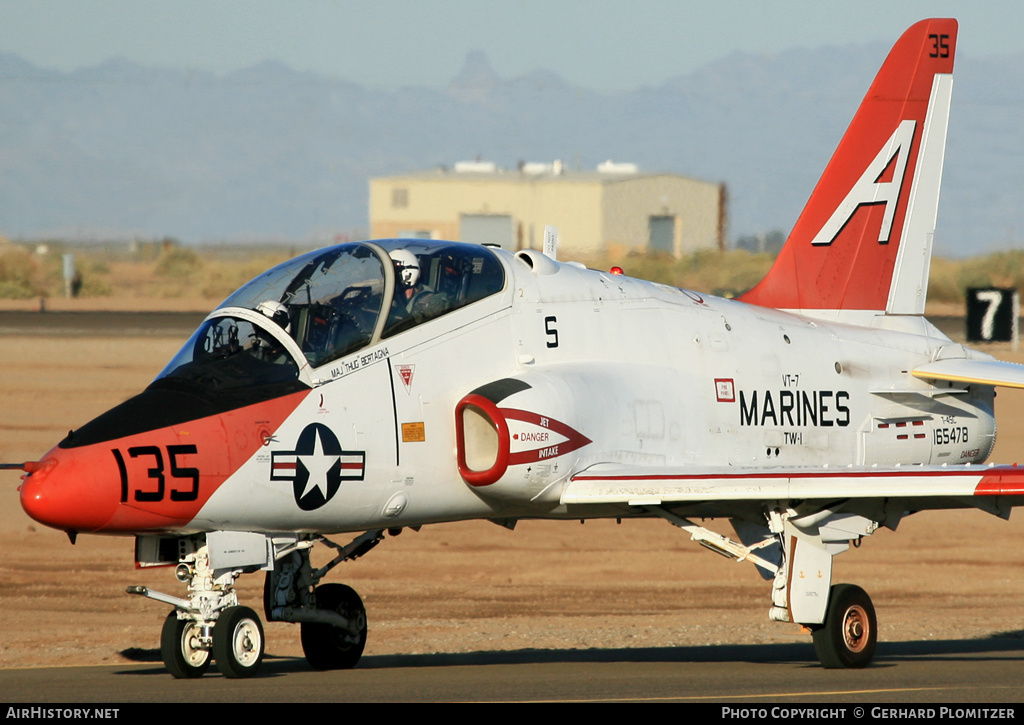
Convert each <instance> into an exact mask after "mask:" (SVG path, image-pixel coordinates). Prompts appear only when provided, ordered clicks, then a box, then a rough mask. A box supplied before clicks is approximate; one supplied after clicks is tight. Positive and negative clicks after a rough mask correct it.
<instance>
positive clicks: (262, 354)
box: [252, 300, 291, 363]
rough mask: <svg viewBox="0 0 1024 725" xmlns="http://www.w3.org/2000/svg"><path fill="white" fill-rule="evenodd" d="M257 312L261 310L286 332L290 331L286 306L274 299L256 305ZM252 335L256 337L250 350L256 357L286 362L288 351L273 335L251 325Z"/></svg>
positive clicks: (289, 319)
mask: <svg viewBox="0 0 1024 725" xmlns="http://www.w3.org/2000/svg"><path fill="white" fill-rule="evenodd" d="M256 311H257V312H262V313H263V314H264V315H266V316H267V317H269V318H270V319H271V320H273V321H274V322H276V323H277V324H278V326H280V327H281V328H282V329H283V330H284V331H285V332H286V333H288V332H290V331H291V318H290V316H289V315H288V307H287V306H285V305H284V304H282V303H280V302H276V301H274V300H264V301H263V302H260V303H259V304H258V305H257V306H256ZM253 335H254V336H255V337H256V339H255V340H254V341H253V344H252V351H253V354H255V355H256V357H258V358H260V359H262V360H265V361H267V362H273V363H282V362H286V361H287V360H288V359H289V358H288V353H287V351H285V349H284V348H283V347H282V345H281V343H280V342H278V340H277V338H275V337H274V336H273V335H268V334H267V333H266V332H263V331H262V330H261V329H260V328H259V327H255V326H254V327H253Z"/></svg>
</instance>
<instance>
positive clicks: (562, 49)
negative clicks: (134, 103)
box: [0, 0, 1024, 90]
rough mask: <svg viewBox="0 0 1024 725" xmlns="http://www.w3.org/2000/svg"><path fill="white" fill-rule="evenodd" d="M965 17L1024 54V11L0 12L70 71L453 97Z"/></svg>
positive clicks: (450, 0) (967, 48)
mask: <svg viewBox="0 0 1024 725" xmlns="http://www.w3.org/2000/svg"><path fill="white" fill-rule="evenodd" d="M942 16H947V17H948V16H951V17H955V18H957V19H959V21H960V43H959V50H960V53H961V55H989V54H996V53H1009V52H1016V51H1024V32H1021V28H1022V20H1024V3H1021V2H1019V0H984V1H983V2H952V1H948V0H933V1H931V2H923V1H918V0H896V1H894V0H856V1H854V0H846V1H844V2H831V1H827V0H818V1H817V2H812V1H811V0H803V1H798V0H776V1H775V2H767V1H764V0H747V1H741V0H702V1H700V2H691V1H689V0H628V1H627V0H287V2H285V1H284V0H281V1H279V2H272V1H271V0H246V1H244V2H243V1H241V0H238V1H236V2H228V1H226V0H173V1H171V2H168V1H165V0H149V1H145V0H88V1H86V0H0V52H10V53H16V54H18V55H20V56H22V57H24V58H26V59H27V60H30V61H32V62H33V63H35V64H36V65H40V66H43V67H45V68H53V69H58V70H63V71H68V70H74V69H76V68H81V67H86V66H92V65H96V64H98V63H101V62H102V61H104V60H106V59H107V58H110V57H114V56H120V57H124V58H127V59H129V60H132V61H135V62H137V63H142V64H145V65H151V66H158V67H167V68H192V69H200V70H210V71H214V72H217V73H226V72H230V71H232V70H237V69H239V68H244V67H247V66H250V65H253V64H255V63H258V62H260V61H263V60H268V59H276V60H280V61H282V62H284V63H286V64H287V65H289V66H291V67H293V68H295V69H298V70H313V71H316V72H318V73H324V74H328V75H332V76H336V77H340V78H344V79H347V80H351V81H355V82H358V83H362V84H369V85H377V86H384V87H398V86H402V85H427V86H434V87H442V86H444V85H446V84H447V83H448V81H449V80H451V78H452V77H453V76H454V75H455V74H456V73H458V71H459V69H460V68H461V67H462V63H463V60H464V59H465V57H466V54H467V52H469V51H470V50H474V49H480V50H483V51H485V52H486V54H487V56H488V57H489V58H490V60H491V63H492V64H493V65H494V68H495V70H496V71H497V72H498V74H499V75H501V76H502V77H506V78H511V77H516V76H519V75H522V74H524V73H528V72H530V71H532V70H537V69H546V70H551V71H554V72H555V73H557V74H558V75H560V76H562V77H563V78H565V79H566V80H568V81H570V82H572V83H575V84H579V85H582V86H585V87H588V88H593V89H597V90H611V89H623V88H633V87H636V86H640V85H655V84H658V83H660V82H662V81H664V80H665V79H667V78H670V77H672V76H675V75H679V74H681V73H687V72H689V71H692V70H694V69H696V68H698V67H700V66H702V65H704V64H706V63H708V62H710V61H713V60H715V59H716V58H719V57H722V56H724V55H727V54H729V53H731V52H733V51H737V50H740V51H747V52H755V53H775V52H778V51H780V50H784V49H787V48H793V47H817V46H823V45H843V44H847V43H864V42H869V41H885V42H886V43H889V44H891V43H892V42H894V41H895V40H896V38H897V37H898V36H899V35H900V33H901V32H902V31H903V30H904V29H906V28H907V27H908V26H910V25H911V24H912V23H913V22H915V21H916V20H920V19H923V18H927V17H942Z"/></svg>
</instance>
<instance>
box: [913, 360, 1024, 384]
mask: <svg viewBox="0 0 1024 725" xmlns="http://www.w3.org/2000/svg"><path fill="white" fill-rule="evenodd" d="M910 374H911V375H913V376H914V377H915V378H922V379H924V380H951V381H953V382H957V383H974V384H980V385H1002V386H1004V387H1009V388H1024V365H1018V364H1017V363H1011V362H1003V361H1002V360H968V359H965V358H956V359H948V360H936V361H935V362H930V363H926V364H924V365H919V366H918V367H916V368H914V369H913V370H911V371H910Z"/></svg>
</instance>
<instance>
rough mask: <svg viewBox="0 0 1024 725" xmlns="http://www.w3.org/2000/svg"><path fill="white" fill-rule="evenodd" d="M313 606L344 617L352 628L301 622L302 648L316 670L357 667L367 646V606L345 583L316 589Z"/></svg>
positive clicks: (326, 585)
mask: <svg viewBox="0 0 1024 725" xmlns="http://www.w3.org/2000/svg"><path fill="white" fill-rule="evenodd" d="M316 608H317V609H329V610H331V611H333V612H337V613H338V614H340V615H341V616H343V617H345V619H347V620H348V621H349V622H350V623H351V625H352V628H351V629H343V628H341V627H334V626H331V625H330V624H325V623H322V622H303V623H302V651H303V652H304V653H305V655H306V661H307V662H309V664H310V665H311V666H312V667H314V668H315V669H318V670H347V669H351V668H352V667H355V666H356V663H357V662H359V658H360V657H362V656H363V648H364V647H366V608H365V607H363V600H362V599H360V598H359V595H358V594H356V591H355V589H353V588H352V587H349V586H345V585H344V584H324V585H323V586H321V587H317V590H316Z"/></svg>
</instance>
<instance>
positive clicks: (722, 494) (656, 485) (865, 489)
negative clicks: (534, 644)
mask: <svg viewBox="0 0 1024 725" xmlns="http://www.w3.org/2000/svg"><path fill="white" fill-rule="evenodd" d="M1015 496H1024V468H1018V467H1017V465H1016V464H1014V465H1012V466H995V465H991V466H978V465H973V466H972V465H966V466H903V467H892V468H876V467H867V466H849V467H846V468H791V469H774V468H759V469H758V468H737V467H729V468H718V469H711V468H707V469H694V470H685V471H683V470H679V469H674V470H669V469H655V468H637V467H630V466H621V465H597V466H592V467H591V468H588V469H587V470H585V471H581V472H580V473H577V474H575V475H574V476H572V478H571V479H570V481H569V483H568V484H567V485H566V487H565V489H564V490H563V492H562V496H561V502H562V503H563V504H610V503H615V504H627V505H630V506H660V505H671V504H696V503H704V502H712V501H717V502H728V501H737V502H739V501H747V502H757V501H761V502H767V501H812V500H817V501H836V500H841V499H900V500H905V501H908V502H913V503H918V504H921V505H919V506H914V508H915V510H918V509H921V508H947V507H951V506H952V507H955V506H956V505H957V502H956V499H965V498H968V499H983V498H985V497H1015ZM943 499H947V501H945V502H943V501H942V500H943ZM966 505H977V506H978V507H980V508H990V506H989V505H987V504H986V502H985V501H983V500H978V501H972V502H970V503H967V504H966Z"/></svg>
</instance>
